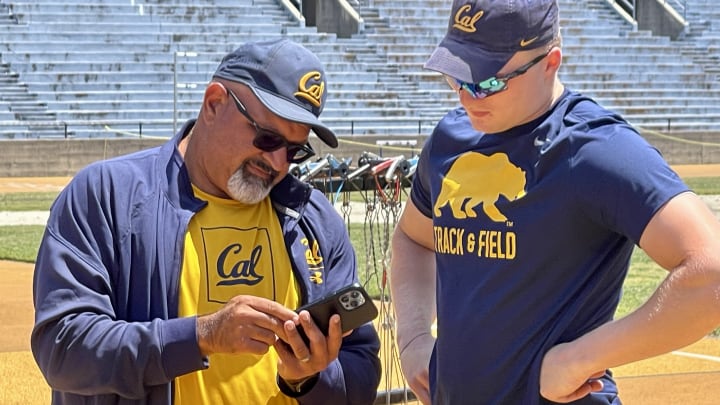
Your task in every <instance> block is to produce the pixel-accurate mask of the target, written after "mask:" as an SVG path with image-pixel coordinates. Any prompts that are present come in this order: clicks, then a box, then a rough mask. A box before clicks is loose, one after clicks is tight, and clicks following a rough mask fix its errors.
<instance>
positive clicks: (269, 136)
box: [227, 89, 315, 163]
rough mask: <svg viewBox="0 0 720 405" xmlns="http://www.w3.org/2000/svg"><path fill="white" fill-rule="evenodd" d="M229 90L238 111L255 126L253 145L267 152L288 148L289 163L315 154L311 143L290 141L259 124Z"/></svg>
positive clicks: (301, 160) (304, 159) (300, 160)
mask: <svg viewBox="0 0 720 405" xmlns="http://www.w3.org/2000/svg"><path fill="white" fill-rule="evenodd" d="M227 91H228V94H230V96H231V97H232V98H233V100H234V101H235V106H236V107H237V109H238V111H240V114H242V115H243V116H245V118H246V119H247V120H248V121H249V122H250V123H251V124H252V125H253V126H254V127H255V138H254V139H253V145H255V147H256V148H258V149H260V150H262V151H265V152H274V151H276V150H278V149H280V148H287V161H288V162H289V163H302V162H304V161H306V160H308V159H310V158H311V157H313V156H315V151H314V150H313V148H312V146H310V144H309V143H306V144H300V143H293V142H288V140H287V139H285V137H284V136H282V135H280V134H277V133H275V132H273V131H271V130H269V129H265V128H263V127H261V126H260V125H258V123H257V122H255V120H254V119H253V118H252V117H251V116H250V113H248V110H247V108H245V106H244V105H243V103H241V102H240V100H239V99H238V97H237V96H236V95H235V93H233V92H232V90H230V89H227Z"/></svg>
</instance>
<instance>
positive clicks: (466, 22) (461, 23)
mask: <svg viewBox="0 0 720 405" xmlns="http://www.w3.org/2000/svg"><path fill="white" fill-rule="evenodd" d="M471 9H472V6H471V5H470V4H466V5H464V6H462V7H460V8H458V11H457V12H456V13H455V24H453V27H455V28H457V29H459V30H460V31H465V32H475V31H476V28H475V23H476V22H477V21H478V20H479V19H481V18H482V16H483V14H485V12H484V11H483V10H480V11H478V12H477V13H475V14H474V15H472V16H471V15H469V14H468V15H463V14H465V13H469V12H470V10H471Z"/></svg>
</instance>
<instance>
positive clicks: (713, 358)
mask: <svg viewBox="0 0 720 405" xmlns="http://www.w3.org/2000/svg"><path fill="white" fill-rule="evenodd" d="M671 353H672V354H674V355H677V356H685V357H692V358H695V359H701V360H708V361H714V362H716V363H720V357H718V356H710V355H707V354H697V353H688V352H680V351H674V352H671Z"/></svg>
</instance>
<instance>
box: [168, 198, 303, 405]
mask: <svg viewBox="0 0 720 405" xmlns="http://www.w3.org/2000/svg"><path fill="white" fill-rule="evenodd" d="M193 190H194V192H195V195H196V196H197V197H198V198H200V199H203V200H206V201H207V202H208V205H207V207H205V209H203V210H202V211H200V212H198V213H197V214H196V215H195V216H194V217H193V218H192V219H191V221H190V225H189V228H188V233H187V235H186V236H185V252H184V260H183V267H182V273H181V276H180V302H179V308H178V309H179V316H181V317H184V316H192V315H195V314H198V315H203V314H207V313H211V312H214V311H217V310H218V309H220V308H222V306H223V305H224V304H225V303H226V302H227V301H228V300H229V299H230V298H232V297H234V296H236V295H240V294H248V295H255V296H260V297H265V298H268V299H271V300H273V301H276V302H279V303H280V304H283V305H285V306H286V307H288V308H296V307H297V305H298V301H299V289H298V285H297V283H296V280H295V278H294V276H293V272H292V270H291V267H290V258H289V257H288V253H287V250H286V248H285V242H284V241H283V237H282V231H281V228H280V222H279V221H278V218H277V215H276V214H275V212H274V210H273V208H272V204H271V202H270V199H269V198H266V199H265V200H263V201H262V202H261V203H259V204H255V205H245V204H242V203H239V202H237V201H234V200H227V199H222V198H217V197H214V196H211V195H208V194H206V193H204V192H202V191H200V190H199V189H197V188H195V187H193ZM276 374H277V353H276V352H275V350H274V349H273V348H272V347H271V348H270V351H269V352H268V353H267V354H265V355H251V354H234V355H231V354H215V355H211V356H210V367H209V368H208V369H207V370H200V371H196V372H193V373H190V374H186V375H183V376H180V377H178V378H176V379H175V403H176V404H183V405H199V404H212V405H220V404H273V405H275V404H297V401H296V400H294V399H292V398H289V397H287V396H285V395H284V394H283V393H282V392H280V389H279V388H278V386H277V383H276V380H275V378H276Z"/></svg>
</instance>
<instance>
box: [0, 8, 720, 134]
mask: <svg viewBox="0 0 720 405" xmlns="http://www.w3.org/2000/svg"><path fill="white" fill-rule="evenodd" d="M559 1H560V7H561V20H562V30H563V37H564V38H563V41H564V45H563V52H564V62H563V63H564V65H563V67H562V68H561V78H562V79H563V81H564V82H565V83H566V84H567V85H568V86H569V87H570V88H573V89H576V90H580V91H582V92H584V93H586V94H588V95H591V96H593V97H596V98H597V100H598V101H599V102H601V103H602V104H603V105H605V106H607V107H609V108H611V109H613V110H615V111H617V112H619V113H621V114H623V115H625V116H626V117H627V118H628V119H629V120H630V121H631V122H632V123H634V124H636V125H638V126H640V127H644V128H648V129H656V130H668V128H669V129H670V130H671V131H718V130H720V85H719V84H718V75H719V74H720V68H719V67H718V58H719V57H720V27H718V21H719V20H720V10H719V9H718V8H717V7H716V6H715V4H714V2H715V0H688V1H687V4H688V10H687V13H686V17H687V19H688V21H689V22H690V25H689V27H690V29H689V30H688V32H687V33H686V35H683V36H682V37H681V38H680V39H679V40H678V41H671V40H670V39H669V38H667V37H659V36H653V35H651V34H650V33H649V32H647V31H635V30H633V27H632V25H631V24H629V23H627V22H626V21H625V20H623V19H622V18H621V17H620V16H619V15H618V14H617V13H616V12H615V11H614V10H613V9H612V8H611V7H610V6H609V5H608V3H607V2H606V0H559ZM447 8H448V2H447V1H446V0H426V1H423V2H417V1H416V0H412V1H411V0H361V1H360V2H359V6H357V10H358V12H359V14H360V15H361V16H362V18H363V19H364V27H365V30H364V31H363V32H362V33H360V34H357V35H354V36H353V37H352V38H338V37H337V36H336V35H334V34H330V33H322V32H318V31H317V29H316V28H315V27H308V26H304V24H302V23H299V22H298V21H295V20H294V19H293V18H292V16H291V15H290V13H289V12H288V11H287V10H285V9H284V7H283V6H282V5H280V2H279V1H277V0H162V1H161V0H146V1H142V0H136V1H128V0H63V1H62V2H57V1H54V0H0V14H2V15H6V16H7V17H2V18H0V32H2V35H3V37H4V38H5V40H4V41H3V42H2V43H0V56H1V57H0V139H2V138H3V137H4V138H14V139H17V138H35V137H65V136H72V137H97V136H121V135H123V134H126V133H137V132H139V131H142V132H143V134H145V135H148V136H150V135H153V136H165V137H167V136H170V135H171V134H172V133H173V131H174V129H175V128H177V126H179V125H180V124H181V123H182V122H183V121H184V120H186V119H188V118H192V117H194V116H195V115H196V114H197V110H198V108H199V105H200V101H201V99H202V92H203V90H204V86H205V84H206V83H207V81H208V80H209V79H210V75H211V74H212V71H213V70H214V68H215V66H216V65H217V63H218V61H219V60H220V58H221V57H222V56H223V55H224V54H225V53H226V52H228V51H229V50H231V49H233V48H234V47H236V46H237V45H239V44H240V43H242V42H245V41H247V40H255V39H267V38H276V37H288V38H291V39H294V40H296V41H299V42H301V43H303V44H304V45H305V46H307V47H308V48H310V49H311V50H313V51H314V52H316V53H317V54H318V56H319V57H320V58H321V59H322V60H323V61H324V62H325V64H326V69H327V71H328V81H329V85H328V92H329V97H328V103H327V106H326V109H325V112H324V113H323V119H324V121H326V122H327V123H328V124H329V125H330V126H331V127H332V128H334V129H335V130H336V131H337V132H338V133H339V134H341V135H351V134H352V135H369V134H388V135H416V134H418V133H419V134H424V135H427V134H429V133H430V131H431V130H432V127H433V125H434V123H435V122H436V121H437V120H438V119H439V118H441V117H442V116H443V114H444V113H445V112H446V111H447V110H449V109H450V108H452V107H453V106H455V105H457V97H456V95H455V94H454V93H452V92H451V91H450V90H449V89H448V88H447V85H446V84H445V83H444V81H443V80H442V78H441V77H440V76H439V75H438V74H436V73H434V72H429V71H426V70H424V69H423V68H422V64H423V63H424V61H425V60H426V59H427V57H428V55H429V54H430V53H431V52H432V50H433V49H434V47H435V45H436V44H437V43H438V42H439V41H440V39H441V38H442V36H443V34H444V32H445V30H446V27H447V21H448V16H447V13H448V10H447ZM3 11H5V12H3Z"/></svg>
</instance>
